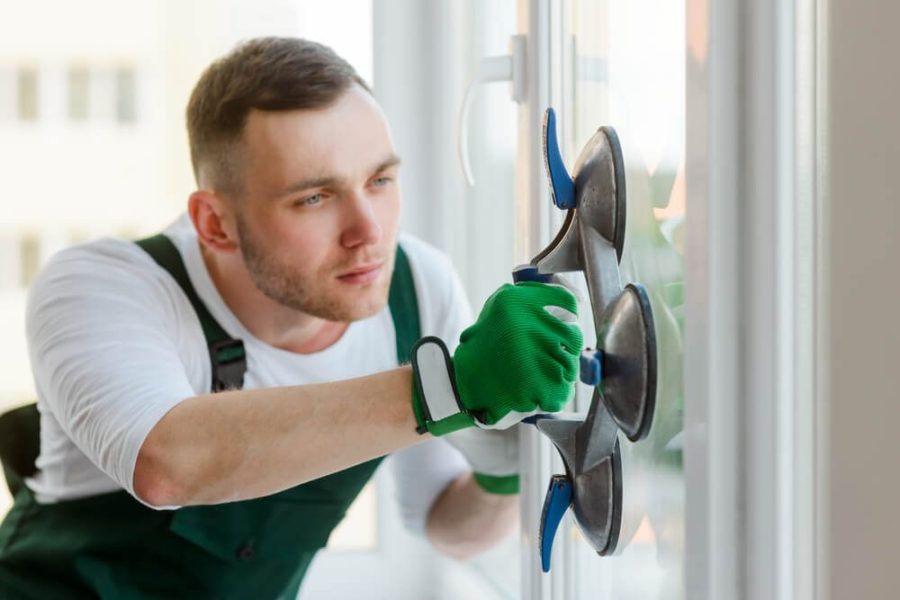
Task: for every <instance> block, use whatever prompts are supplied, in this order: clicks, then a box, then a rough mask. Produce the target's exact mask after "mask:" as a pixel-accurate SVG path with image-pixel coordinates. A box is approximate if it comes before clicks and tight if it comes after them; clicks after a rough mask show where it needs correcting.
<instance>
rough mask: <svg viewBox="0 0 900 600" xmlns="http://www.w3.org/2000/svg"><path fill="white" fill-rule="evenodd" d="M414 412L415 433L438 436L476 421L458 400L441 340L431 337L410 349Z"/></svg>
mask: <svg viewBox="0 0 900 600" xmlns="http://www.w3.org/2000/svg"><path fill="white" fill-rule="evenodd" d="M411 358H412V361H411V362H412V369H413V394H412V400H413V412H414V413H415V415H416V424H417V425H418V426H417V427H416V431H418V432H419V433H420V434H424V433H426V432H428V433H431V434H432V435H436V436H441V435H445V434H448V433H451V432H453V431H456V430H458V429H463V428H464V427H471V426H472V425H474V424H475V420H474V419H473V418H472V416H471V415H469V413H468V412H467V411H466V409H465V407H464V406H463V405H462V403H461V402H460V401H459V393H458V392H457V391H456V383H455V381H456V380H455V378H454V376H453V363H452V362H451V360H450V353H449V352H448V351H447V345H446V344H444V342H443V340H441V339H440V338H437V337H434V336H428V337H424V338H422V339H420V340H419V341H418V342H416V344H415V345H414V346H413V348H412V353H411Z"/></svg>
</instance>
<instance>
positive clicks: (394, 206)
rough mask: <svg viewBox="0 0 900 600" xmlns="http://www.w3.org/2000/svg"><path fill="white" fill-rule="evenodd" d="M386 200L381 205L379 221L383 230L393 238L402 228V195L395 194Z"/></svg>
mask: <svg viewBox="0 0 900 600" xmlns="http://www.w3.org/2000/svg"><path fill="white" fill-rule="evenodd" d="M384 200H385V201H384V202H382V203H380V204H379V211H378V220H379V223H380V225H381V228H382V230H383V231H384V232H385V233H386V234H389V235H391V236H393V234H395V233H396V232H397V229H398V228H399V226H400V194H399V192H395V193H393V194H390V195H389V196H388V197H387V198H385V199H384Z"/></svg>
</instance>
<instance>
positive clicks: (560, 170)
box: [544, 108, 575, 210]
mask: <svg viewBox="0 0 900 600" xmlns="http://www.w3.org/2000/svg"><path fill="white" fill-rule="evenodd" d="M544 162H545V164H546V165H547V175H548V176H549V177H550V191H551V195H552V196H553V204H555V205H556V207H557V208H561V209H563V210H569V209H570V208H575V182H573V181H572V177H571V176H570V175H569V172H568V171H567V170H566V164H565V163H564V162H563V159H562V153H561V152H560V151H559V140H557V139H556V112H554V110H553V109H552V108H548V109H547V112H545V113H544Z"/></svg>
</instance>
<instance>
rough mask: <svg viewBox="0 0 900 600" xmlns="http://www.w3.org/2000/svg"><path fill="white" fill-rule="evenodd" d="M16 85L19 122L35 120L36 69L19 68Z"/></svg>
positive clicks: (36, 110)
mask: <svg viewBox="0 0 900 600" xmlns="http://www.w3.org/2000/svg"><path fill="white" fill-rule="evenodd" d="M17 84H18V85H17V92H18V117H19V120H20V121H35V120H37V118H38V114H39V110H38V101H39V98H38V72H37V69H34V68H31V67H25V68H20V69H19V73H18V77H17Z"/></svg>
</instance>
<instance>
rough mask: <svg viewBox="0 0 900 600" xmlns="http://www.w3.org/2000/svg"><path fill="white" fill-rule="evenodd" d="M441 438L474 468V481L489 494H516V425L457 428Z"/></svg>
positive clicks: (517, 446) (517, 461)
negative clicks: (457, 429) (506, 427)
mask: <svg viewBox="0 0 900 600" xmlns="http://www.w3.org/2000/svg"><path fill="white" fill-rule="evenodd" d="M444 439H446V440H447V441H448V442H450V443H451V444H452V445H453V446H454V447H455V448H456V449H457V450H459V451H460V452H461V453H462V455H463V456H465V457H466V460H467V461H468V463H469V465H471V467H472V470H473V471H474V476H475V482H476V483H478V485H479V486H480V487H481V489H483V490H484V491H486V492H488V493H491V494H518V493H519V428H518V427H515V426H513V427H510V428H508V429H498V430H493V431H491V430H486V429H479V428H478V427H470V428H468V429H460V430H459V431H454V432H453V433H451V434H448V435H447V436H446V437H445V438H444Z"/></svg>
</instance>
